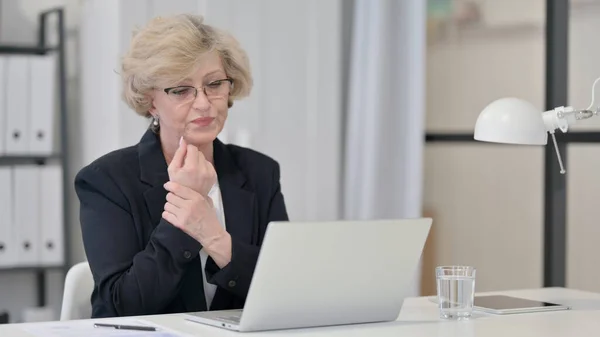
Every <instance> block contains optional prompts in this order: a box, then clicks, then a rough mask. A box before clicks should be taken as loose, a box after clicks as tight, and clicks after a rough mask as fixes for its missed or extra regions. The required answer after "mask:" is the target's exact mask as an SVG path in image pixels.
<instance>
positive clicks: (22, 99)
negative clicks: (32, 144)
mask: <svg viewBox="0 0 600 337" xmlns="http://www.w3.org/2000/svg"><path fill="white" fill-rule="evenodd" d="M30 58H31V56H24V55H11V56H8V57H7V63H6V90H5V93H6V104H5V107H6V111H5V114H6V127H5V130H4V132H5V135H4V139H5V147H6V148H5V151H4V152H5V154H8V155H26V154H27V153H28V151H29V146H28V141H29V136H28V134H27V133H28V131H29V125H28V123H29V121H28V117H29V106H30V96H31V95H32V93H31V92H30V86H29V81H30V76H29V70H30V68H29V65H30Z"/></svg>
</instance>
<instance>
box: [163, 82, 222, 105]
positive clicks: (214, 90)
mask: <svg viewBox="0 0 600 337" xmlns="http://www.w3.org/2000/svg"><path fill="white" fill-rule="evenodd" d="M232 87H233V80H232V79H230V78H224V79H222V80H216V81H212V82H210V83H208V84H206V85H204V86H202V87H200V88H196V87H194V86H191V85H181V86H177V87H172V88H166V89H164V91H165V93H166V94H167V96H169V98H170V99H171V100H172V101H173V102H175V103H179V104H185V103H189V102H191V101H193V100H194V99H196V97H197V96H198V89H202V91H203V92H204V94H205V95H206V98H208V99H209V100H215V99H222V98H225V97H227V96H228V95H229V93H230V92H231V88H232Z"/></svg>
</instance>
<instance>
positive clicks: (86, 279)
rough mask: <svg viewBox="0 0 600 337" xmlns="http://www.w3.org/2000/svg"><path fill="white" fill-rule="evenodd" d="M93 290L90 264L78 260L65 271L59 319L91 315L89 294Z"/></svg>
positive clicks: (83, 317) (81, 317) (82, 317)
mask: <svg viewBox="0 0 600 337" xmlns="http://www.w3.org/2000/svg"><path fill="white" fill-rule="evenodd" d="M93 290H94V278H93V277H92V271H91V270H90V265H89V264H88V263H87V262H80V263H78V264H76V265H74V266H73V267H71V269H69V272H68V273H67V276H66V277H65V288H64V293H63V300H62V308H61V311H60V320H61V321H67V320H73V319H87V318H90V317H91V316H92V304H91V302H90V296H91V295H92V291H93Z"/></svg>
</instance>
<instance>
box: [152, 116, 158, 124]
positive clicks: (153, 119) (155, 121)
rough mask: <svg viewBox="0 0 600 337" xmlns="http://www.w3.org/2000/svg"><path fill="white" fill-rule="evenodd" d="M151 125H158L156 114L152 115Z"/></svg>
mask: <svg viewBox="0 0 600 337" xmlns="http://www.w3.org/2000/svg"><path fill="white" fill-rule="evenodd" d="M152 125H154V126H158V116H153V117H152Z"/></svg>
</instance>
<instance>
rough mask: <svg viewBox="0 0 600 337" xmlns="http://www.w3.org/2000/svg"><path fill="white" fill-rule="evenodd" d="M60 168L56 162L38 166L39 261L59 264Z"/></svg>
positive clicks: (61, 252) (61, 258)
mask: <svg viewBox="0 0 600 337" xmlns="http://www.w3.org/2000/svg"><path fill="white" fill-rule="evenodd" d="M62 181H63V179H62V169H61V166H60V165H58V164H52V165H46V166H43V167H41V168H40V189H41V191H40V194H39V196H40V201H39V205H40V214H39V215H40V225H41V228H40V233H41V254H40V262H41V264H42V265H46V266H59V265H62V263H63V261H64V240H63V233H64V229H63V223H64V222H63V195H62V193H63V186H62Z"/></svg>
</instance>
